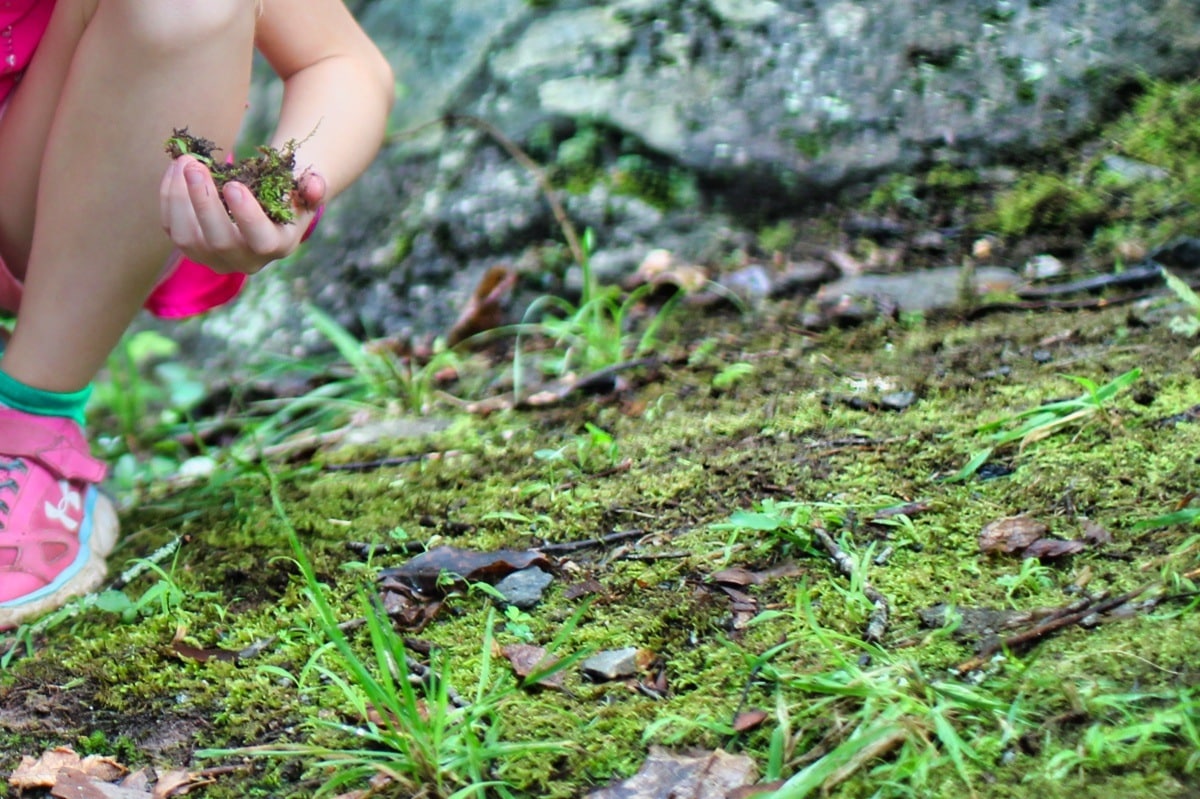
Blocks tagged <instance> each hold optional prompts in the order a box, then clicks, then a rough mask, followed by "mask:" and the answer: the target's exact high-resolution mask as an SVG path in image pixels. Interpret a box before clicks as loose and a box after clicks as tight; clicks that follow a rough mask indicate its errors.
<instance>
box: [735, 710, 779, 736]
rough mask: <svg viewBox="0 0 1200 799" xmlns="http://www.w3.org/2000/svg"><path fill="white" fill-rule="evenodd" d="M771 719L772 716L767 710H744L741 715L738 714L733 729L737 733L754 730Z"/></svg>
mask: <svg viewBox="0 0 1200 799" xmlns="http://www.w3.org/2000/svg"><path fill="white" fill-rule="evenodd" d="M770 717H771V714H770V713H768V712H767V711H765V710H759V709H757V708H755V709H754V710H744V711H742V712H741V713H738V714H737V716H736V717H735V718H734V719H733V729H734V730H735V731H737V732H745V731H746V730H753V729H754V728H756V727H759V726H761V725H762V723H763V722H764V721H766V720H767V719H769V718H770Z"/></svg>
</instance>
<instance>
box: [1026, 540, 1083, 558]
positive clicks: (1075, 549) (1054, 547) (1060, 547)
mask: <svg viewBox="0 0 1200 799" xmlns="http://www.w3.org/2000/svg"><path fill="white" fill-rule="evenodd" d="M1085 549H1087V544H1085V543H1084V542H1082V541H1059V540H1058V539H1055V538H1039V539H1038V540H1037V541H1034V542H1033V543H1032V544H1030V545H1029V546H1028V547H1026V548H1025V551H1024V552H1022V553H1021V557H1023V558H1061V557H1063V556H1065V555H1074V554H1076V553H1079V552H1082V551H1083V550H1085Z"/></svg>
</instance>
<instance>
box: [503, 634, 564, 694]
mask: <svg viewBox="0 0 1200 799" xmlns="http://www.w3.org/2000/svg"><path fill="white" fill-rule="evenodd" d="M500 651H501V653H502V654H503V655H504V657H506V658H508V662H509V663H511V664H512V667H513V672H515V673H516V675H517V676H518V677H520V678H521V679H522V680H524V679H527V678H528V677H529V675H531V674H535V673H537V672H539V671H545V670H546V669H548V668H550V667H551V666H553V665H554V664H555V663H557V662H558V658H556V657H554V656H553V655H547V654H546V648H545V647H541V646H533V645H532V644H510V645H508V646H506V647H504V648H503V649H501V650H500ZM564 676H565V675H564V674H563V672H561V671H556V672H554V673H553V674H551V675H550V676H549V677H544V678H542V679H540V680H538V681H537V682H536V683H534V684H535V685H540V686H542V687H543V688H554V689H556V690H562V687H563V678H564Z"/></svg>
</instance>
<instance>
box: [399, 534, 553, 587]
mask: <svg viewBox="0 0 1200 799" xmlns="http://www.w3.org/2000/svg"><path fill="white" fill-rule="evenodd" d="M530 566H539V567H541V568H544V569H552V568H553V565H552V564H551V563H550V559H549V558H547V557H546V556H545V555H543V554H542V553H541V552H538V551H537V550H536V549H530V550H525V551H516V550H511V549H501V550H497V551H495V552H475V551H473V550H469V549H459V548H457V547H448V546H442V547H434V548H433V549H430V550H428V551H426V552H423V553H422V554H420V555H417V556H416V557H415V558H413V559H412V560H410V561H408V562H407V563H405V564H403V565H402V566H397V567H395V568H392V569H384V570H383V571H382V572H380V574H379V577H380V579H381V580H398V581H401V582H404V583H407V584H408V585H410V586H412V587H413V588H415V589H416V590H418V591H421V592H422V593H425V594H434V593H437V592H439V591H440V590H441V589H442V588H443V587H444V586H445V584H444V583H443V582H442V581H443V580H444V579H446V578H447V577H449V578H451V579H458V578H461V579H463V580H467V581H469V582H479V581H486V582H494V581H496V580H499V579H500V578H502V577H504V576H506V575H508V574H511V573H512V572H515V571H521V570H522V569H528V568H529V567H530Z"/></svg>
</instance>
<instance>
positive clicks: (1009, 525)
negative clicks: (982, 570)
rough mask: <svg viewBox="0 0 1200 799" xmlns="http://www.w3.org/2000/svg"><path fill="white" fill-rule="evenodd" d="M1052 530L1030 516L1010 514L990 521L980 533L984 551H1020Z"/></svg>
mask: <svg viewBox="0 0 1200 799" xmlns="http://www.w3.org/2000/svg"><path fill="white" fill-rule="evenodd" d="M1049 531H1050V528H1049V527H1047V526H1046V525H1045V524H1043V523H1042V522H1039V521H1038V520H1037V519H1034V518H1031V517H1029V516H1024V515H1021V516H1009V517H1007V518H1004V519H997V520H996V521H994V522H988V524H987V525H985V526H984V528H983V530H982V531H981V532H980V533H979V549H980V551H982V552H1003V553H1007V554H1011V553H1013V552H1020V551H1021V550H1023V549H1025V548H1026V547H1028V546H1029V545H1030V544H1032V543H1033V542H1034V541H1037V540H1038V539H1039V538H1041V537H1042V536H1044V535H1045V534H1046V533H1048V532H1049Z"/></svg>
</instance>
